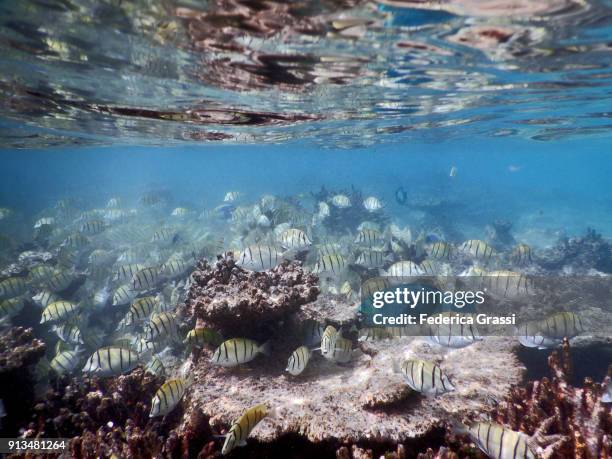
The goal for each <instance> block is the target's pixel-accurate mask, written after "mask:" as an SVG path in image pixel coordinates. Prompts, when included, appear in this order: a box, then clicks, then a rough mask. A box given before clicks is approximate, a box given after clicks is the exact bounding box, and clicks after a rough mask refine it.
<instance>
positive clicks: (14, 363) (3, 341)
mask: <svg viewBox="0 0 612 459" xmlns="http://www.w3.org/2000/svg"><path fill="white" fill-rule="evenodd" d="M45 347H46V346H45V343H43V342H42V341H41V340H39V339H37V338H35V337H34V333H33V332H32V329H31V328H23V327H11V328H9V329H7V330H6V331H4V332H3V333H2V334H1V335H0V398H1V399H2V400H3V403H4V408H5V411H6V416H5V417H4V418H2V427H1V428H0V432H2V433H4V434H5V435H4V436H5V437H9V436H13V437H14V436H15V435H16V433H17V432H16V431H15V429H16V426H19V425H23V423H24V422H25V421H26V419H27V413H28V412H29V409H30V408H31V406H32V401H33V400H34V394H35V385H36V381H35V377H34V374H33V372H32V370H31V368H32V366H33V365H35V364H36V362H38V360H39V359H40V358H41V357H42V356H43V355H44V354H45Z"/></svg>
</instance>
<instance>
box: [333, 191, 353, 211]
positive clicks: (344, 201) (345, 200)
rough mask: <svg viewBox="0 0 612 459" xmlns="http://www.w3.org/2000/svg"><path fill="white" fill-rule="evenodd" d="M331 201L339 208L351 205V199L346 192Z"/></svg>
mask: <svg viewBox="0 0 612 459" xmlns="http://www.w3.org/2000/svg"><path fill="white" fill-rule="evenodd" d="M331 203H332V204H333V205H334V206H336V207H337V208H338V209H346V208H348V207H351V200H350V199H349V197H348V196H346V195H344V194H337V195H335V196H334V197H332V199H331Z"/></svg>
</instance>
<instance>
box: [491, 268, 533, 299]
mask: <svg viewBox="0 0 612 459" xmlns="http://www.w3.org/2000/svg"><path fill="white" fill-rule="evenodd" d="M481 285H482V287H483V288H485V289H486V292H487V293H488V294H490V295H494V296H499V297H503V298H517V297H522V296H525V295H529V294H532V293H533V283H532V281H531V280H530V279H529V278H528V277H527V276H525V275H524V274H521V273H517V272H514V271H508V270H498V271H490V272H488V273H486V275H485V276H483V277H482V284H481Z"/></svg>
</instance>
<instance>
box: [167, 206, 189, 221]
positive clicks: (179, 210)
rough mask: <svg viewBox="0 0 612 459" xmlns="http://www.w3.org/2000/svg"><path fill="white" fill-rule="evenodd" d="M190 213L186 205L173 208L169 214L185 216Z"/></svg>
mask: <svg viewBox="0 0 612 459" xmlns="http://www.w3.org/2000/svg"><path fill="white" fill-rule="evenodd" d="M190 213H191V211H190V210H189V209H187V208H186V207H177V208H176V209H174V210H173V211H172V213H171V214H170V215H171V216H172V217H179V218H182V217H186V216H187V215H189V214H190Z"/></svg>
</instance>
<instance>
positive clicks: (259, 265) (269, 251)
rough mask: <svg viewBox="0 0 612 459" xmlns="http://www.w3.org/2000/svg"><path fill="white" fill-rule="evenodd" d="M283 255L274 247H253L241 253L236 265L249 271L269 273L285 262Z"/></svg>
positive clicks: (257, 245) (256, 245)
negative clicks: (268, 271) (269, 270)
mask: <svg viewBox="0 0 612 459" xmlns="http://www.w3.org/2000/svg"><path fill="white" fill-rule="evenodd" d="M283 259H284V258H283V254H282V253H281V252H280V251H279V250H278V249H276V248H275V247H273V246H269V245H259V244H255V245H251V246H249V247H247V248H246V249H244V250H243V251H242V252H240V255H239V256H238V260H237V261H236V264H237V265H238V266H240V267H242V268H244V269H247V270H249V271H267V270H268V269H272V268H275V267H276V266H278V265H279V264H280V263H281V262H282V261H283Z"/></svg>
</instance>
